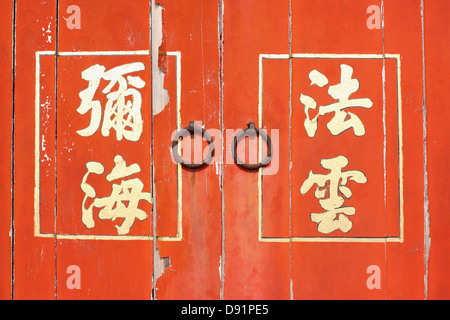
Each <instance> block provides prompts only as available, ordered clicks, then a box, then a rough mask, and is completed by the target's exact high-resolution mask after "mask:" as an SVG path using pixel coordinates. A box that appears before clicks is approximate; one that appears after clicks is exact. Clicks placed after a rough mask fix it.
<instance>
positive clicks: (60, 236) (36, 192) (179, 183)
mask: <svg viewBox="0 0 450 320" xmlns="http://www.w3.org/2000/svg"><path fill="white" fill-rule="evenodd" d="M53 55H55V56H56V51H36V55H35V63H36V70H35V72H36V73H35V157H34V158H35V172H34V183H35V187H34V236H35V237H41V238H56V239H62V240H154V237H153V236H152V235H148V236H141V235H92V234H91V235H74V234H56V230H54V231H55V232H54V233H42V232H41V225H40V162H41V161H40V160H41V159H40V145H41V123H40V122H41V110H40V105H41V103H40V102H41V101H40V91H41V90H40V62H41V56H53ZM128 55H129V56H131V55H136V56H145V55H150V51H149V50H137V51H78V52H70V51H67V52H58V56H62V57H67V56H128ZM165 55H167V56H174V57H175V58H176V92H177V99H176V100H177V102H176V126H177V130H179V129H180V127H181V112H180V110H181V52H179V51H169V52H165ZM152 198H153V203H155V201H154V199H155V193H154V190H152ZM182 211H183V210H182V174H181V164H178V165H177V235H176V236H175V237H173V236H156V240H158V241H170V242H172V241H181V240H182V239H183V227H182V218H183V215H182Z"/></svg>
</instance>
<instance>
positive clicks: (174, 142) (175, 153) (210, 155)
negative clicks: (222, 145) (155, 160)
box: [172, 121, 214, 169]
mask: <svg viewBox="0 0 450 320" xmlns="http://www.w3.org/2000/svg"><path fill="white" fill-rule="evenodd" d="M186 133H189V135H192V136H194V135H195V134H197V133H201V135H202V137H203V139H205V141H206V142H208V147H209V153H208V155H207V156H206V159H203V160H202V162H201V163H190V162H186V161H185V160H183V159H182V158H181V157H180V155H179V154H178V142H179V140H180V138H181V137H184V136H185V135H186ZM172 154H173V158H174V160H175V162H176V163H179V164H181V165H182V166H184V167H186V168H189V169H198V168H201V167H203V166H205V165H207V164H210V163H211V161H212V159H213V157H214V141H213V139H212V137H211V135H210V134H209V133H208V131H206V130H205V129H204V128H202V127H198V126H196V125H195V123H194V121H191V122H189V126H188V127H185V128H183V129H181V130H180V131H178V133H177V134H176V135H175V137H174V138H173V140H172Z"/></svg>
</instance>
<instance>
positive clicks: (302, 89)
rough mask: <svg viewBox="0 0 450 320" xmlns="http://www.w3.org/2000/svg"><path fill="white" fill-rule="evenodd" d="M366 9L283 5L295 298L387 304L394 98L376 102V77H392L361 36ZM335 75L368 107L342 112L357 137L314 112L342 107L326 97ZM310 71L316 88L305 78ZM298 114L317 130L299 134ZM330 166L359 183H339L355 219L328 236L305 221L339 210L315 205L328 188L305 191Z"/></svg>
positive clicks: (394, 211)
mask: <svg viewBox="0 0 450 320" xmlns="http://www.w3.org/2000/svg"><path fill="white" fill-rule="evenodd" d="M371 5H375V6H377V8H380V6H381V2H380V1H357V2H355V1H292V58H291V61H292V96H291V103H292V119H291V123H292V125H291V139H292V140H291V143H292V144H291V152H292V156H291V157H292V158H291V161H292V170H291V181H292V188H291V190H290V192H291V197H292V216H291V221H292V222H291V241H292V282H293V289H292V290H293V298H294V299H384V298H386V290H387V289H386V246H387V243H386V241H387V238H388V237H391V236H397V237H399V232H400V231H399V227H398V225H399V219H400V218H399V213H398V212H399V209H398V200H396V198H395V193H394V199H393V200H392V202H391V200H390V198H389V194H388V191H387V190H386V188H390V185H391V184H395V183H396V176H397V173H396V170H395V168H397V167H398V166H394V170H390V166H389V164H390V163H391V162H393V163H394V164H395V163H398V159H397V158H396V157H395V150H396V149H395V147H396V146H397V143H396V141H397V132H398V130H397V129H398V128H397V125H396V121H395V120H396V119H397V103H396V102H397V101H396V98H395V97H396V96H395V95H394V96H392V95H390V96H385V91H384V90H385V83H384V79H383V77H382V74H383V71H384V70H392V69H393V74H394V79H396V78H395V74H396V73H395V71H396V69H395V64H389V66H388V63H386V65H384V64H383V53H384V52H383V38H382V30H381V28H380V29H369V28H368V27H367V19H368V18H369V16H370V15H369V14H367V13H366V12H367V8H368V7H369V6H371ZM378 18H379V19H381V16H378ZM380 26H381V21H380ZM343 68H347V69H350V68H351V70H352V71H351V77H350V78H351V79H357V80H358V81H359V82H358V85H357V87H356V88H354V89H353V90H351V91H352V92H349V93H350V94H351V96H349V98H350V99H364V101H366V102H367V99H370V104H369V105H367V107H368V108H363V107H362V106H361V107H357V106H359V104H357V105H356V107H355V108H354V109H352V110H349V109H343V110H344V112H347V111H351V112H352V114H353V115H352V117H354V116H355V115H356V117H357V118H358V119H360V121H361V123H362V125H363V126H364V130H365V132H364V133H356V132H355V131H356V129H355V128H354V127H353V128H352V127H350V128H349V130H344V131H342V130H341V131H338V132H334V133H333V132H332V131H331V129H332V128H331V127H330V126H329V125H330V124H332V123H330V121H331V120H332V119H333V116H332V115H333V114H334V112H331V113H326V112H321V111H319V110H322V107H321V106H323V105H329V104H331V103H334V102H336V103H337V102H338V100H340V99H342V98H341V97H342V96H341V97H337V96H338V94H336V96H334V97H333V96H332V88H333V87H332V86H335V85H338V84H339V83H341V82H342V81H344V79H343V77H342V73H343V71H344V70H343ZM313 70H316V71H315V72H316V75H317V74H320V75H321V77H322V79H320V77H314V74H313V73H312V72H313ZM391 74H392V72H391V73H389V75H391ZM323 79H325V80H326V81H321V80H323ZM353 81H354V80H353ZM336 88H337V87H336ZM341 89H342V88H341ZM308 99H313V101H315V103H317V109H316V110H313V109H310V110H307V109H306V105H307V104H308ZM343 99H345V98H343ZM388 100H389V101H392V100H393V102H392V103H391V105H388V104H386V101H388ZM310 106H311V105H310ZM388 106H389V109H387V108H388ZM314 109H315V108H314ZM306 113H308V116H309V117H311V118H313V117H315V116H316V115H317V117H318V118H317V119H318V120H317V122H316V124H317V127H316V129H315V130H317V131H315V130H312V131H309V132H308V131H307V129H308V127H307V124H306V122H307V120H305V119H306ZM319 113H320V114H319ZM391 115H392V116H391ZM346 117H348V115H347V116H346ZM311 125H312V123H311ZM391 125H392V126H391ZM391 144H392V145H393V153H394V156H393V157H392V158H390V157H391V156H390V154H391V152H389V150H391V151H392V148H391V147H390V146H391ZM388 145H389V147H388ZM390 148H391V149H390ZM385 152H386V153H385ZM338 157H340V159H344V160H345V163H344V164H343V165H344V167H342V168H341V169H339V170H342V172H347V171H352V172H354V173H355V174H359V175H361V174H363V175H364V177H361V178H356V176H355V177H354V178H352V179H351V180H348V181H346V182H345V181H344V180H346V179H344V180H339V181H338V183H339V185H340V184H341V183H342V184H343V185H346V187H347V188H349V189H350V190H351V193H350V194H347V196H346V197H345V198H344V196H343V194H342V193H341V192H343V191H345V190H341V187H339V189H338V196H339V197H341V199H342V200H345V201H343V203H342V205H341V206H342V207H347V208H353V210H355V212H354V214H352V215H348V216H347V215H346V214H343V212H341V213H340V214H338V215H336V217H335V219H333V222H332V223H336V224H337V229H334V228H331V229H327V228H324V229H320V228H321V227H322V226H321V223H320V224H319V223H318V221H313V215H314V213H318V214H316V215H317V217H319V216H320V217H322V216H323V215H324V214H325V213H323V212H328V211H329V210H332V209H336V208H340V207H341V206H339V205H338V206H337V207H336V206H334V204H333V205H331V206H330V205H328V204H325V200H321V199H325V198H326V199H328V198H330V199H331V198H332V196H333V194H334V191H332V187H333V186H332V184H333V182H331V180H327V181H326V182H325V183H326V184H325V185H320V187H321V188H320V189H322V190H323V192H325V194H323V195H322V196H321V195H320V192H319V189H316V187H319V186H314V185H310V187H309V188H308V187H307V186H308V182H311V183H313V182H314V180H311V178H312V177H311V175H312V173H314V174H317V175H325V174H331V172H332V170H333V169H331V168H332V167H333V166H334V165H331V164H330V166H331V167H330V166H328V165H327V164H325V163H324V162H323V161H329V162H330V163H331V162H332V161H334V160H333V159H338ZM327 159H329V160H327ZM344 160H343V161H344ZM356 172H358V173H356ZM347 182H348V183H347ZM314 190H316V191H314ZM319 201H320V202H319ZM322 201H323V202H322ZM342 209H344V208H342ZM320 213H321V214H322V215H320ZM392 215H393V216H394V217H395V216H396V225H397V228H396V229H397V230H394V232H392V231H391V230H389V227H388V226H389V222H390V218H389V217H390V216H392ZM341 218H342V219H341ZM345 218H347V219H348V221H350V225H349V226H347V227H348V228H346V226H345V225H344V224H340V223H339V222H342V220H343V219H345ZM338 219H339V222H337V220H338ZM324 224H325V223H324ZM370 266H376V268H377V269H378V271H379V272H378V276H379V277H378V281H377V282H378V283H379V284H380V286H379V287H378V288H377V289H373V288H369V287H368V285H367V280H368V278H369V276H370V274H368V273H367V272H368V270H370V269H369V268H370Z"/></svg>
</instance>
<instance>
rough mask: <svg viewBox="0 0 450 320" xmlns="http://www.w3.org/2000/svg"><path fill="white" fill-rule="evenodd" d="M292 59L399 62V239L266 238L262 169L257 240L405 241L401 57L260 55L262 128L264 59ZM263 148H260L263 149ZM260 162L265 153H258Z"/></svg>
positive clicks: (260, 112) (386, 55) (259, 182)
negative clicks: (384, 60) (385, 60)
mask: <svg viewBox="0 0 450 320" xmlns="http://www.w3.org/2000/svg"><path fill="white" fill-rule="evenodd" d="M290 58H323V59H327V58H329V59H396V60H397V105H398V131H399V136H398V143H399V164H398V170H399V206H400V208H399V211H400V214H399V236H398V237H290V238H284V237H263V236H262V234H263V221H262V210H263V208H262V205H263V203H262V170H263V168H260V169H259V172H258V240H259V241H260V242H363V243H386V242H400V243H402V242H403V241H404V203H403V202H404V199H403V127H402V123H403V120H402V95H401V57H400V54H329V53H324V54H315V53H294V54H291V55H289V54H260V55H259V93H258V125H259V127H260V128H262V127H263V123H262V122H263V118H262V113H263V60H264V59H290ZM261 149H262V148H260V150H261ZM259 157H260V160H261V158H262V154H261V153H260V154H259Z"/></svg>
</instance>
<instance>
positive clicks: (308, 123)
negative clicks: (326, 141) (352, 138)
mask: <svg viewBox="0 0 450 320" xmlns="http://www.w3.org/2000/svg"><path fill="white" fill-rule="evenodd" d="M352 74H353V68H352V67H350V66H349V65H346V64H341V82H340V83H339V84H337V85H333V86H330V87H329V88H328V94H329V95H330V96H331V97H332V98H333V99H335V100H338V102H334V103H331V104H328V105H324V106H320V107H319V110H318V111H319V112H318V114H317V115H316V116H315V117H313V118H311V117H310V115H309V110H311V109H312V110H315V109H316V108H317V103H316V101H315V100H314V99H313V98H311V97H310V96H307V95H304V94H301V95H300V102H301V103H302V104H303V105H304V106H305V107H304V112H305V115H306V119H305V122H304V126H305V130H306V133H307V135H308V136H309V137H311V138H312V137H314V136H315V134H316V131H317V126H318V119H319V116H323V115H325V114H327V113H332V112H334V116H333V118H332V119H331V120H330V122H328V123H327V128H328V130H329V131H330V132H331V134H332V135H334V136H336V135H339V134H341V133H342V132H344V131H345V130H347V129H350V128H353V132H354V134H355V135H356V136H358V137H359V136H363V135H364V134H365V133H366V130H365V128H364V125H363V123H362V122H361V120H360V119H359V118H358V116H356V115H355V114H354V113H352V112H349V111H345V109H347V108H356V107H361V108H366V109H370V108H371V107H372V106H373V103H372V101H371V100H370V99H369V98H362V99H350V95H351V94H352V93H355V92H356V91H358V89H359V81H358V80H357V79H352ZM309 79H310V80H311V85H317V86H318V87H320V88H322V87H324V86H325V85H327V84H328V79H327V77H326V76H324V75H323V74H322V73H320V72H319V71H318V70H312V71H311V72H310V73H309ZM347 118H348V119H347Z"/></svg>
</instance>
